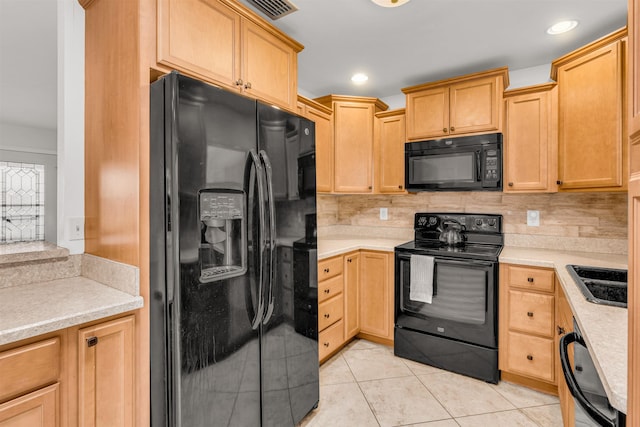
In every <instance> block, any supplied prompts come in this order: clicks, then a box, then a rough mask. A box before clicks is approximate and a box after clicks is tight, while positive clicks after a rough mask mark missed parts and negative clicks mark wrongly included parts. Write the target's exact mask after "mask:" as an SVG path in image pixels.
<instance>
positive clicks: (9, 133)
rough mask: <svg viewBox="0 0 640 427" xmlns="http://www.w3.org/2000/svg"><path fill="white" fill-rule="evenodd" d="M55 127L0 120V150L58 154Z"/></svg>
mask: <svg viewBox="0 0 640 427" xmlns="http://www.w3.org/2000/svg"><path fill="white" fill-rule="evenodd" d="M56 139H57V134H56V130H55V129H46V128H37V127H33V126H25V125H20V124H15V123H6V122H0V150H7V151H23V152H27V153H40V154H52V155H55V154H56Z"/></svg>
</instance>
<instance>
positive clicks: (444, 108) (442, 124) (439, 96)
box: [407, 86, 449, 141]
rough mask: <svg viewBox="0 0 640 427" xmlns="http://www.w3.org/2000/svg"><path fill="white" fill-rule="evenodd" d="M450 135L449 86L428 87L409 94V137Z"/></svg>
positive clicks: (420, 137) (423, 137)
mask: <svg viewBox="0 0 640 427" xmlns="http://www.w3.org/2000/svg"><path fill="white" fill-rule="evenodd" d="M446 135H449V88H448V87H447V86H442V87H437V88H434V89H428V90H424V91H420V92H415V93H410V94H408V95H407V139H409V140H413V141H415V140H420V139H429V138H439V137H442V136H446Z"/></svg>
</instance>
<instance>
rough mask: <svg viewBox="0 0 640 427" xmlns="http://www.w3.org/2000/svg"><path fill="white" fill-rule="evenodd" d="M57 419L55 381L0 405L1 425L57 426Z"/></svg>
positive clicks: (14, 426)
mask: <svg viewBox="0 0 640 427" xmlns="http://www.w3.org/2000/svg"><path fill="white" fill-rule="evenodd" d="M58 419H59V415H58V384H57V383H56V384H53V385H50V386H49V387H45V388H43V389H40V390H36V391H34V392H33V393H29V394H27V395H25V396H22V397H18V398H16V399H13V400H10V401H8V402H6V403H3V404H2V405H0V425H1V426H2V427H57V426H58V425H60V422H59V421H58Z"/></svg>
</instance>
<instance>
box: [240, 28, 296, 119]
mask: <svg viewBox="0 0 640 427" xmlns="http://www.w3.org/2000/svg"><path fill="white" fill-rule="evenodd" d="M241 28H242V62H241V64H242V71H241V73H240V75H241V77H242V79H243V86H244V88H245V90H246V91H247V93H249V94H251V96H255V97H256V98H260V99H262V100H264V101H266V102H268V103H272V104H276V105H282V106H285V107H288V108H289V109H290V110H295V108H296V102H297V96H298V94H297V92H296V88H297V85H298V75H297V69H298V62H297V61H298V57H297V54H296V52H295V51H294V50H293V48H291V47H290V46H289V45H287V44H286V43H284V42H282V41H281V40H280V39H278V38H277V37H275V36H274V35H273V34H271V33H270V32H268V31H267V30H265V29H264V28H262V27H260V26H258V25H257V24H255V23H253V22H250V21H248V20H246V19H243V20H242V27H241Z"/></svg>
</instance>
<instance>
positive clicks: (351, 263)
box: [344, 252, 360, 340]
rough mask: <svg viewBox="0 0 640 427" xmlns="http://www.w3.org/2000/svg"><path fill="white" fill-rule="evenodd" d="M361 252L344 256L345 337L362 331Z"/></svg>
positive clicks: (346, 338)
mask: <svg viewBox="0 0 640 427" xmlns="http://www.w3.org/2000/svg"><path fill="white" fill-rule="evenodd" d="M359 288H360V254H359V253H358V252H354V253H351V254H347V255H345V256H344V339H345V340H348V339H350V338H351V337H354V336H356V335H357V334H358V332H360V292H359Z"/></svg>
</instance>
